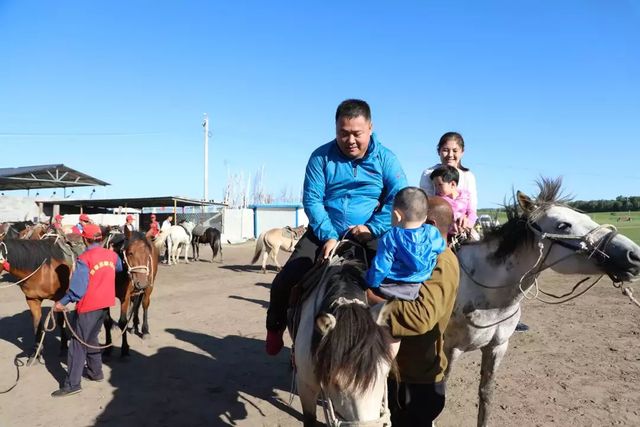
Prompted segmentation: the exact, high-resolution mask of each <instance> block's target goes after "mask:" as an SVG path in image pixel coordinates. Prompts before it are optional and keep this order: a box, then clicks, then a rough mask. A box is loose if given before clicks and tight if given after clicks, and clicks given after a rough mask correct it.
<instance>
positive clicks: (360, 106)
mask: <svg viewBox="0 0 640 427" xmlns="http://www.w3.org/2000/svg"><path fill="white" fill-rule="evenodd" d="M359 116H362V117H364V118H365V119H367V121H369V122H370V121H371V108H369V104H367V103H366V102H365V101H363V100H361V99H347V100H345V101H342V102H341V103H340V105H338V109H337V110H336V123H337V122H338V120H340V119H341V118H342V117H346V118H348V119H355V118H356V117H359Z"/></svg>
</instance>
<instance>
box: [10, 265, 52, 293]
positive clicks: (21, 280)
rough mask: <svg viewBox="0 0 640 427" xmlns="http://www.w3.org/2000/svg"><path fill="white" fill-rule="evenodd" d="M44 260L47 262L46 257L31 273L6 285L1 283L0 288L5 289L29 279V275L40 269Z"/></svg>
mask: <svg viewBox="0 0 640 427" xmlns="http://www.w3.org/2000/svg"><path fill="white" fill-rule="evenodd" d="M45 262H47V259H46V258H45V259H44V260H43V261H42V264H40V266H39V267H38V268H36V269H35V270H34V271H33V272H32V273H31V274H29V275H28V276H27V277H25V278H22V279H20V280H18V281H17V282H15V283H9V284H8V285H2V286H0V289H6V288H11V287H14V286H18V285H20V284H21V283H22V282H25V281H27V280H29V278H30V277H31V276H33V275H34V274H36V273H37V272H38V270H40V269H41V268H42V266H43V265H44V263H45Z"/></svg>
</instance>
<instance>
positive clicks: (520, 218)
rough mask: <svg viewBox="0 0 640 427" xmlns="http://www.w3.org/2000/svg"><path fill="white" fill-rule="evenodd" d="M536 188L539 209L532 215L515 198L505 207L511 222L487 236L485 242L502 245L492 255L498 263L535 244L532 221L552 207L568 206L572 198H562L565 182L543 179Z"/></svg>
mask: <svg viewBox="0 0 640 427" xmlns="http://www.w3.org/2000/svg"><path fill="white" fill-rule="evenodd" d="M536 185H537V186H538V189H539V193H538V195H537V196H536V198H535V199H534V200H533V203H534V205H535V209H533V210H532V211H525V210H524V209H522V207H521V206H520V204H519V203H518V198H517V196H516V195H515V194H514V195H513V199H512V201H511V203H506V202H505V204H504V209H505V211H506V213H507V221H506V222H505V223H504V224H502V225H501V226H498V227H496V228H494V229H492V230H489V231H488V232H487V233H486V235H485V238H484V239H483V240H484V241H485V242H487V241H491V240H497V241H498V247H497V249H496V251H495V252H494V253H493V254H492V255H491V257H492V258H493V260H494V261H496V262H501V261H504V260H505V258H507V257H508V256H510V255H512V254H513V253H515V252H516V251H517V250H518V249H519V248H521V247H523V246H525V245H528V244H531V242H533V239H534V235H533V232H532V231H531V230H530V229H529V226H528V223H529V222H530V221H532V220H533V221H535V219H536V218H538V217H539V216H540V215H542V214H543V213H544V212H545V211H546V210H547V209H549V208H550V207H551V206H568V205H567V203H568V202H569V201H570V200H571V197H569V196H565V195H563V194H562V178H545V177H541V178H540V179H539V180H537V181H536Z"/></svg>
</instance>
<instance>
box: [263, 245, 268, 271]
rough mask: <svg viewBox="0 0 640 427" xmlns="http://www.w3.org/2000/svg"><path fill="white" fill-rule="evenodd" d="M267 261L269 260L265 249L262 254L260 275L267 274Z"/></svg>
mask: <svg viewBox="0 0 640 427" xmlns="http://www.w3.org/2000/svg"><path fill="white" fill-rule="evenodd" d="M268 259H269V254H268V253H267V249H266V248H265V250H264V252H262V274H267V260H268Z"/></svg>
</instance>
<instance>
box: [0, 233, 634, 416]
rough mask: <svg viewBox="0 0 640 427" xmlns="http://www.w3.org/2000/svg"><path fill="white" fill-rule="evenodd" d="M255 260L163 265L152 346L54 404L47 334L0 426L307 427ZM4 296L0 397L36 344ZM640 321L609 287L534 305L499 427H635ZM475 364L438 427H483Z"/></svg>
mask: <svg viewBox="0 0 640 427" xmlns="http://www.w3.org/2000/svg"><path fill="white" fill-rule="evenodd" d="M253 248H254V246H253V243H251V242H250V243H247V244H242V245H235V246H225V247H224V264H220V263H213V264H212V263H210V262H209V259H208V256H210V251H208V250H206V251H205V249H204V246H203V247H202V251H201V253H204V254H203V255H204V258H205V259H206V261H205V262H202V261H201V262H195V263H191V264H189V265H185V264H180V265H178V266H174V267H167V266H162V268H161V269H160V271H159V273H158V279H157V282H156V288H155V290H154V293H153V298H152V304H151V309H150V315H149V318H150V329H151V334H152V336H151V338H150V339H149V340H146V341H143V340H142V339H140V338H139V337H137V336H132V337H130V340H129V344H130V345H131V356H130V357H129V358H127V359H124V360H121V359H120V357H119V348H117V349H116V351H115V353H114V355H113V356H111V358H110V359H109V360H107V361H106V362H105V368H104V370H105V379H106V380H105V381H103V382H101V383H92V382H89V381H83V392H82V393H80V394H77V395H74V396H70V397H66V398H63V399H53V398H51V397H50V396H49V394H50V393H51V392H52V391H54V390H55V389H57V387H58V382H59V381H61V380H62V379H63V378H64V375H65V363H66V360H65V358H62V357H60V356H59V354H58V340H57V337H55V336H54V335H51V334H48V335H47V337H46V339H45V351H44V358H45V361H46V363H45V364H42V365H35V366H33V367H30V368H22V369H21V371H20V373H21V378H20V382H19V384H18V386H17V387H16V388H15V389H14V390H13V391H11V392H9V393H7V394H2V395H0V427H5V426H33V427H35V426H47V427H55V426H63V425H73V426H91V425H99V426H122V427H125V426H136V427H138V426H217V425H236V426H295V425H300V424H301V421H300V420H301V417H300V404H299V401H298V399H297V397H294V398H293V402H292V404H291V406H289V404H288V402H289V399H290V393H289V390H290V386H291V380H292V377H291V371H290V370H289V364H288V352H286V351H285V352H282V353H281V354H280V355H279V356H278V357H268V356H266V355H265V354H264V341H263V339H264V317H265V311H266V307H267V305H268V300H269V285H270V283H271V280H272V279H273V277H274V272H273V271H269V272H268V273H267V274H266V275H263V274H261V273H260V272H259V266H250V265H248V262H249V260H250V259H251V255H252V253H253ZM576 281H577V279H576V278H573V277H566V276H563V277H561V276H558V275H554V274H548V275H546V276H544V277H543V279H542V281H541V283H542V285H543V286H544V287H545V288H548V289H551V290H558V291H559V290H561V289H567V290H568V289H569V288H570V286H572V285H573V283H575V282H576ZM635 288H636V289H637V288H638V287H637V286H636V287H635ZM0 292H1V297H0V316H1V317H0V390H4V389H6V388H7V387H9V386H10V385H11V384H13V381H14V378H15V374H16V372H15V367H14V366H13V359H14V356H16V355H17V354H20V353H22V352H23V351H24V350H25V349H27V348H30V347H31V345H32V342H33V338H32V333H31V327H30V324H31V321H30V315H29V312H28V310H27V306H26V303H25V301H24V297H23V294H22V293H21V292H20V290H19V289H17V288H9V289H1V290H0ZM636 294H640V289H638V290H637V292H636ZM46 305H47V306H50V305H51V303H50V302H47V303H46ZM116 314H117V313H116V312H115V310H113V316H116ZM639 319H640V309H638V308H637V307H635V306H633V305H632V304H630V303H629V301H628V299H627V298H626V297H624V296H623V295H621V294H620V291H619V290H618V289H615V288H613V287H612V286H611V283H610V282H609V281H605V280H604V279H603V282H601V283H600V284H599V285H597V286H596V287H595V288H594V289H592V290H591V291H590V292H589V293H587V294H586V295H584V296H583V297H580V298H578V299H577V300H574V301H572V302H569V303H567V304H565V305H560V306H549V305H543V304H541V303H539V302H535V301H534V302H527V303H526V304H525V305H524V309H523V320H524V321H525V322H526V323H527V324H528V325H529V326H530V327H531V330H530V331H529V332H527V333H516V334H515V335H514V337H513V338H512V340H511V346H510V349H509V351H508V353H507V356H506V357H505V360H504V362H503V364H502V366H501V368H500V371H499V373H498V378H497V385H496V390H495V394H494V405H493V413H492V415H491V424H492V425H494V426H553V425H555V426H566V425H577V426H607V425H629V426H638V425H640V404H639V403H640V381H639V380H640V353H639V350H640V345H639V342H640V323H639V322H638V320H639ZM116 342H117V343H118V344H119V339H116ZM479 361H480V353H479V352H476V353H469V354H466V355H464V356H463V357H462V360H461V361H460V363H459V364H458V365H457V366H456V367H455V368H454V372H453V375H452V378H451V379H450V382H449V384H448V392H447V399H448V400H447V406H446V408H445V411H444V412H443V414H442V415H441V417H440V419H439V420H438V426H439V427H447V426H472V425H475V417H476V412H477V403H476V402H477V385H478V379H479V374H480V369H479ZM318 416H319V418H320V419H321V416H322V414H321V411H319V412H318Z"/></svg>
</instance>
